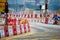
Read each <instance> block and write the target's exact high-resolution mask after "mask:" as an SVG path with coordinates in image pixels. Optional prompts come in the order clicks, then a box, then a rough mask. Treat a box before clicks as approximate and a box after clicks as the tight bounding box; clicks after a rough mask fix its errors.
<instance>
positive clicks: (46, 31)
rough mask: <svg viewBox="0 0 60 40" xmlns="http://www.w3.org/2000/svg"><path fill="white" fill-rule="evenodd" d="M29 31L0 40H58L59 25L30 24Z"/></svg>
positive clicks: (59, 37) (59, 38)
mask: <svg viewBox="0 0 60 40" xmlns="http://www.w3.org/2000/svg"><path fill="white" fill-rule="evenodd" d="M30 26H31V31H30V32H28V33H25V34H21V35H17V36H11V37H6V38H2V39H0V40H60V25H51V24H43V23H30Z"/></svg>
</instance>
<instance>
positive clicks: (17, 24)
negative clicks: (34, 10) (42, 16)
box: [0, 15, 30, 38]
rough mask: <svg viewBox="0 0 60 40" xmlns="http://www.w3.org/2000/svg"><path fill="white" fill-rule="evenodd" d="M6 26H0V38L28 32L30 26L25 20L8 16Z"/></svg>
mask: <svg viewBox="0 0 60 40" xmlns="http://www.w3.org/2000/svg"><path fill="white" fill-rule="evenodd" d="M7 22H8V25H5V24H4V25H2V26H1V25H0V37H1V38H4V37H9V36H13V35H18V34H23V33H27V32H30V25H29V22H28V20H27V19H24V18H20V17H15V15H14V16H12V17H11V16H8V20H7Z"/></svg>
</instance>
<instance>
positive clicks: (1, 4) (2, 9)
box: [0, 3, 5, 12]
mask: <svg viewBox="0 0 60 40" xmlns="http://www.w3.org/2000/svg"><path fill="white" fill-rule="evenodd" d="M4 9H5V3H0V12H4Z"/></svg>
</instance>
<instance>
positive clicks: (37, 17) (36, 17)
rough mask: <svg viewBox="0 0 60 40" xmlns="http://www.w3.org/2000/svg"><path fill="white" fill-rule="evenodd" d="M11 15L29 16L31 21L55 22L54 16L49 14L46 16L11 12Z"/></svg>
mask: <svg viewBox="0 0 60 40" xmlns="http://www.w3.org/2000/svg"><path fill="white" fill-rule="evenodd" d="M9 16H10V17H18V18H27V19H28V21H29V22H36V23H45V24H53V20H52V17H50V15H49V14H48V15H47V16H46V17H44V16H43V15H42V14H9Z"/></svg>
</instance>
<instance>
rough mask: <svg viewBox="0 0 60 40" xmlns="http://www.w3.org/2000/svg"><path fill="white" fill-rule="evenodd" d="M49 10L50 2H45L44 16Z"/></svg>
mask: <svg viewBox="0 0 60 40" xmlns="http://www.w3.org/2000/svg"><path fill="white" fill-rule="evenodd" d="M47 9H48V0H45V14H44V16H46V14H47Z"/></svg>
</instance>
